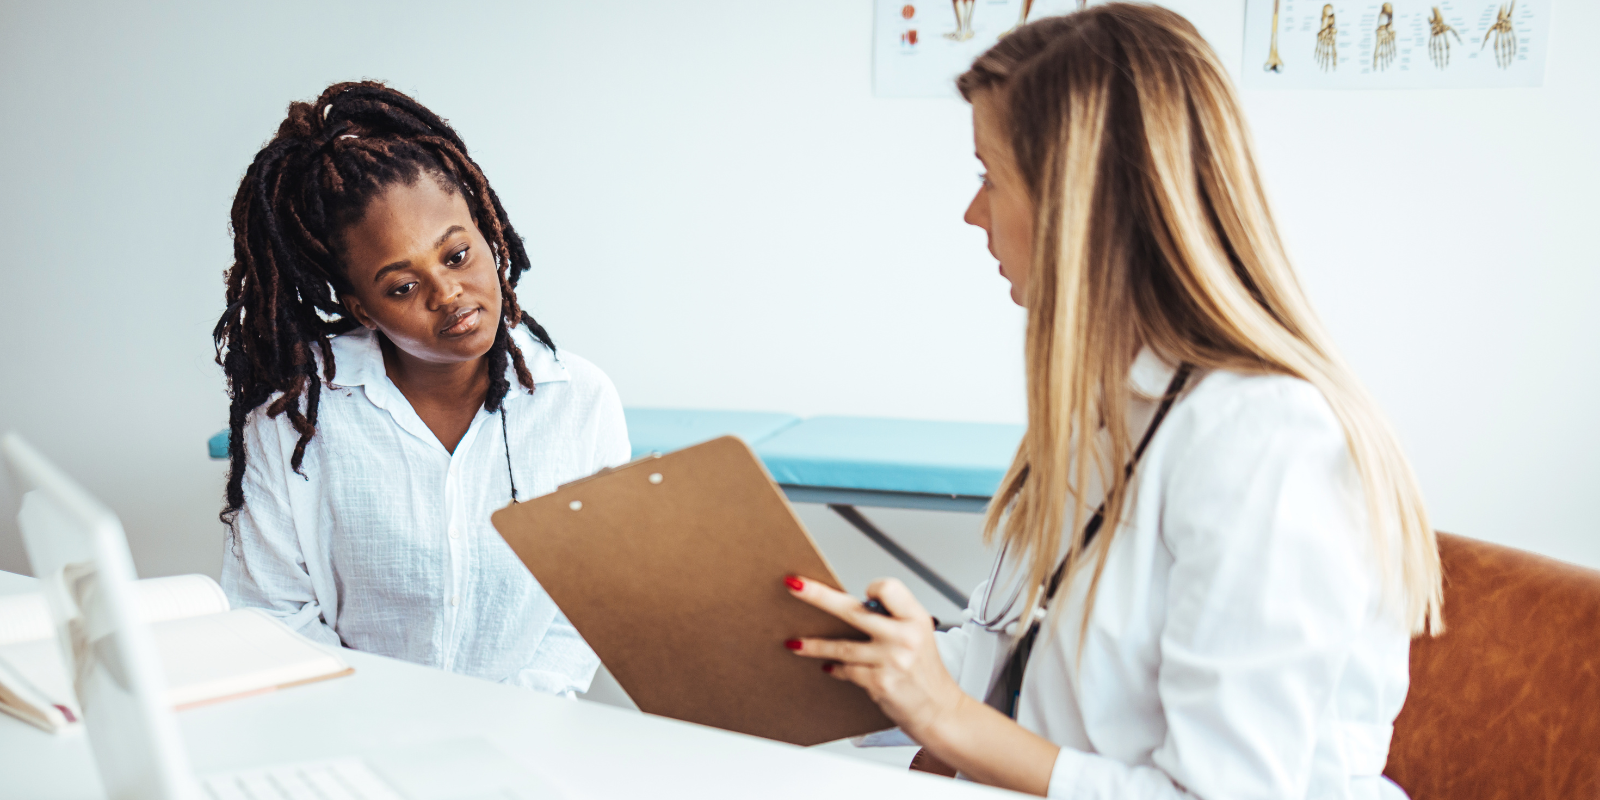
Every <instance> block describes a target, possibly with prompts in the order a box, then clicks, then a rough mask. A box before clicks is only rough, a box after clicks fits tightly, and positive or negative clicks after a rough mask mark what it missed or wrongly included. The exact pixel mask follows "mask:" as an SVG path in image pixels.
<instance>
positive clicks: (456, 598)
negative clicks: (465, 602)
mask: <svg viewBox="0 0 1600 800" xmlns="http://www.w3.org/2000/svg"><path fill="white" fill-rule="evenodd" d="M460 604H461V596H460V595H455V594H453V595H450V605H453V606H455V605H460Z"/></svg>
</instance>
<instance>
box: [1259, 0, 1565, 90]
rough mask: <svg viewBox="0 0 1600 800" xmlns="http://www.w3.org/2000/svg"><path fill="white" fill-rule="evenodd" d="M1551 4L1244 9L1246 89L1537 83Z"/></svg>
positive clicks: (1283, 1)
mask: <svg viewBox="0 0 1600 800" xmlns="http://www.w3.org/2000/svg"><path fill="white" fill-rule="evenodd" d="M1551 4H1552V0H1509V1H1508V2H1491V0H1446V1H1445V2H1440V1H1439V0H1391V2H1365V1H1364V0H1363V2H1332V3H1329V2H1323V0H1316V1H1315V2H1313V1H1312V0H1246V5H1245V23H1244V61H1243V63H1242V64H1241V65H1240V77H1241V78H1242V80H1241V83H1242V84H1243V86H1244V88H1246V89H1453V88H1479V87H1511V86H1539V85H1540V84H1542V83H1543V82H1544V61H1545V49H1546V43H1547V42H1548V41H1549V32H1550V6H1551Z"/></svg>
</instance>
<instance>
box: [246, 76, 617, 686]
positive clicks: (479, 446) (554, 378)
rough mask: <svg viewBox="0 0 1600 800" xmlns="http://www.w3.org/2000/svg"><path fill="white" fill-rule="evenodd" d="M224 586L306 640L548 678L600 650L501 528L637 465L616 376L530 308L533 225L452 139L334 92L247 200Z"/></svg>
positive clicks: (400, 98)
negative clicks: (523, 286) (524, 285)
mask: <svg viewBox="0 0 1600 800" xmlns="http://www.w3.org/2000/svg"><path fill="white" fill-rule="evenodd" d="M233 245H234V264H233V267H232V268H231V269H230V270H229V272H228V295H227V298H228V307H227V310H226V311H225V312H224V313H223V315H222V319H221V320H220V321H219V322H218V323H217V328H216V331H215V333H214V335H215V337H216V342H217V351H218V356H219V360H220V361H221V363H222V365H223V368H224V371H225V372H226V374H227V379H228V388H229V391H230V395H231V397H232V406H231V409H230V418H229V429H230V431H231V434H232V437H231V441H230V446H229V456H230V464H231V468H230V471H229V475H228V492H227V508H226V509H225V510H224V511H223V513H222V519H223V521H224V522H226V523H228V525H229V527H230V530H231V536H230V542H229V544H230V546H229V547H228V550H227V554H226V555H225V557H224V565H223V573H222V583H223V587H224V588H225V589H226V590H227V592H228V595H229V598H230V599H231V600H232V601H233V602H234V603H235V604H236V605H243V606H252V607H257V608H262V609H264V610H266V611H268V612H270V613H272V614H274V615H276V616H278V617H279V618H281V619H282V620H283V621H284V622H286V623H288V624H289V625H290V626H291V627H293V628H296V629H298V630H299V631H301V632H302V633H305V634H306V635H308V636H311V637H312V638H315V639H319V640H322V641H325V642H328V643H331V644H340V645H343V646H345V647H350V648H354V649H357V650H364V651H370V652H375V653H382V654H384V655H389V656H394V657H397V658H403V659H406V660H409V661H415V662H418V663H422V664H428V665H432V666H436V667H440V668H443V669H448V670H452V671H455V672H463V673H468V674H471V675H476V676H479V677H484V678H490V679H493V680H499V681H504V682H507V683H512V684H517V685H521V686H527V687H531V688H535V689H539V690H543V691H547V692H551V693H555V694H571V693H572V692H575V691H584V690H586V689H587V688H588V685H589V681H590V679H591V678H592V677H593V675H594V671H595V668H596V666H597V665H598V664H599V660H598V659H597V658H596V657H595V655H594V653H593V652H591V651H590V650H589V648H588V646H587V645H586V644H585V643H584V641H583V639H582V638H580V637H579V636H578V633H577V631H576V630H574V629H573V627H572V626H571V624H570V623H568V622H567V620H566V618H565V617H563V616H562V615H561V613H560V611H559V610H558V609H557V608H556V606H555V604H554V603H553V602H552V601H551V599H550V598H549V596H548V595H546V594H545V593H544V591H543V590H542V589H541V588H540V587H539V585H538V584H537V583H535V582H534V580H533V579H532V577H530V576H529V574H528V571H527V570H526V569H525V568H524V567H523V565H522V563H521V562H520V561H519V560H518V559H517V557H516V555H515V554H513V553H512V552H511V550H510V549H509V548H508V547H507V546H506V544H505V542H504V541H503V540H502V539H501V538H500V536H499V535H498V534H497V533H496V532H495V530H494V528H493V527H491V525H490V523H489V515H490V513H491V512H492V511H494V510H495V509H497V508H499V507H501V506H503V505H505V504H506V503H507V502H509V501H514V500H516V499H518V498H524V499H525V498H528V497H532V496H535V495H538V494H542V493H545V492H549V491H552V490H554V489H555V488H556V487H557V486H558V485H560V484H562V483H565V482H567V481H571V480H574V479H576V478H580V477H583V476H585V475H588V474H591V473H593V472H595V471H597V470H599V469H601V468H604V467H607V466H611V465H614V464H618V463H621V462H623V461H626V460H627V458H628V454H629V448H628V437H627V430H626V427H625V424H624V422H623V417H622V406H621V404H620V402H619V401H618V399H617V394H616V390H615V389H614V388H613V387H612V385H611V382H610V381H609V380H608V379H607V378H606V376H605V375H604V374H603V373H601V372H600V370H598V369H596V368H595V367H594V366H593V365H592V364H590V363H589V362H587V361H584V360H583V359H581V358H578V357H577V356H574V355H573V354H571V353H568V352H563V353H561V355H560V357H559V358H557V354H556V349H555V345H554V343H553V342H552V341H551V339H550V335H549V334H548V333H546V332H545V330H544V328H542V327H541V326H540V325H539V324H538V323H536V322H534V321H533V319H531V318H529V317H527V316H525V315H524V314H523V313H522V309H521V308H520V307H519V306H518V305H517V298H516V294H515V293H514V291H513V290H514V288H515V287H516V285H517V279H518V278H519V277H521V275H522V273H523V272H524V271H525V270H526V269H527V268H528V254H527V252H526V251H525V250H524V249H523V245H522V239H521V237H519V236H518V235H517V233H516V231H515V230H514V229H513V228H512V227H511V222H510V220H509V219H508V218H507V217H506V211H505V207H504V206H503V205H501V203H500V198H499V197H498V196H497V195H496V194H495V192H494V190H493V189H491V188H490V187H489V182H488V180H487V179H486V178H485V177H484V175H483V172H482V170H480V169H479V168H478V165H477V164H476V163H475V162H474V161H473V160H472V159H471V158H470V157H468V155H467V148H466V145H465V144H464V143H463V142H462V141H461V137H460V136H458V135H456V132H455V131H454V130H452V129H451V127H450V126H449V125H448V124H447V123H446V122H445V121H444V120H443V119H441V118H440V117H438V116H437V115H435V114H434V113H433V112H431V111H429V110H428V109H426V108H423V107H422V106H421V105H420V104H418V103H417V102H416V101H415V100H413V99H411V98H410V97H407V96H406V95H404V94H401V93H400V92H397V91H395V90H393V89H391V88H388V87H387V86H384V85H382V84H379V83H371V82H364V83H341V84H337V85H334V86H331V87H329V88H328V89H327V91H325V92H323V93H322V96H321V97H319V98H317V100H316V102H315V103H311V104H307V103H299V102H297V103H292V104H290V106H289V116H288V119H286V120H284V122H283V124H282V125H280V126H279V128H278V133H277V135H276V136H274V137H273V138H272V141H270V142H269V143H268V144H267V146H266V147H265V148H263V149H262V150H261V152H260V153H258V154H257V155H256V158H255V161H254V162H253V163H252V164H251V165H250V168H249V170H248V171H247V172H246V173H245V176H244V181H243V182H242V183H241V184H240V186H239V193H238V195H237V196H236V197H235V199H234V203H233Z"/></svg>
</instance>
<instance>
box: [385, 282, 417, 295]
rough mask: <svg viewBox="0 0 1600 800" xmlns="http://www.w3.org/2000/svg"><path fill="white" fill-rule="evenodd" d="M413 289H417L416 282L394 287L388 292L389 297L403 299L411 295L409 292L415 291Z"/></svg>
mask: <svg viewBox="0 0 1600 800" xmlns="http://www.w3.org/2000/svg"><path fill="white" fill-rule="evenodd" d="M415 288H417V282H416V281H412V282H410V283H402V284H400V285H399V286H396V287H394V288H393V289H390V290H389V296H390V297H405V296H406V295H408V294H411V290H412V289H415Z"/></svg>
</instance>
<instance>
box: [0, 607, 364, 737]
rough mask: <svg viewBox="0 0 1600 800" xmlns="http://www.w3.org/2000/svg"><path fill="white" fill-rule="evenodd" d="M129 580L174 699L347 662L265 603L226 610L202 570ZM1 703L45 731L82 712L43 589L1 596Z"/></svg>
mask: <svg viewBox="0 0 1600 800" xmlns="http://www.w3.org/2000/svg"><path fill="white" fill-rule="evenodd" d="M134 589H135V593H136V594H137V596H138V602H139V612H140V616H141V617H142V618H143V619H144V621H145V622H147V623H150V627H151V631H152V633H153V634H154V636H155V640H156V646H157V648H158V649H159V651H160V653H161V666H162V667H163V668H164V671H165V672H166V677H167V699H168V700H169V701H170V702H171V703H172V705H173V707H175V708H179V709H182V708H189V707H191V706H197V705H201V704H203V703H210V702H214V701H217V700H227V699H230V698H234V697H240V696H243V695H248V694H257V693H260V692H268V691H272V690H273V689H282V688H285V687H288V686H294V685H296V684H301V683H309V682H311V681H317V680H322V679H324V678H334V677H338V676H340V675H348V674H350V673H351V672H353V671H354V670H352V669H351V668H350V667H349V665H347V664H345V663H344V660H343V659H341V658H339V656H338V654H337V653H336V652H335V651H333V650H332V649H330V648H325V647H322V646H320V645H317V644H314V643H313V642H311V641H310V640H309V639H306V638H305V637H303V636H301V635H299V634H297V633H295V632H294V631H292V630H289V628H288V626H286V625H284V624H283V623H281V622H279V621H278V620H276V619H273V618H272V617H271V616H269V615H267V614H265V613H262V612H260V611H257V610H255V609H249V608H245V609H239V610H235V611H230V610H229V609H228V598H227V596H226V595H224V594H223V593H222V587H220V586H218V585H217V583H216V581H213V580H211V579H210V578H208V577H206V576H204V575H178V576H175V577H170V578H147V579H145V580H142V581H138V582H137V583H136V584H135V585H134ZM0 711H4V712H6V713H8V714H11V715H12V716H15V717H18V718H20V719H22V720H24V721H26V722H29V723H32V724H34V725H37V726H39V727H41V728H44V729H45V730H48V731H60V730H62V729H64V728H66V727H67V726H69V725H72V724H73V723H75V722H76V721H77V720H78V718H79V716H81V715H80V714H79V711H78V703H77V699H76V697H75V695H74V693H73V691H72V682H71V680H70V678H69V677H68V675H67V671H66V668H65V667H64V666H63V663H62V660H61V651H60V648H59V647H58V646H57V645H56V640H55V632H54V631H53V630H52V627H51V623H50V609H49V608H48V607H47V606H46V605H45V598H44V595H41V594H18V595H5V596H0Z"/></svg>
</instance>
